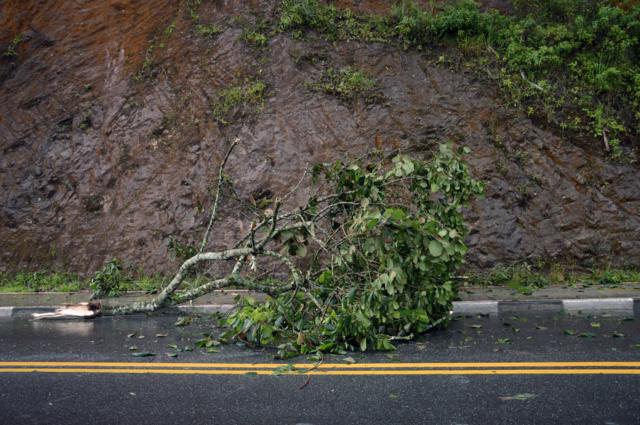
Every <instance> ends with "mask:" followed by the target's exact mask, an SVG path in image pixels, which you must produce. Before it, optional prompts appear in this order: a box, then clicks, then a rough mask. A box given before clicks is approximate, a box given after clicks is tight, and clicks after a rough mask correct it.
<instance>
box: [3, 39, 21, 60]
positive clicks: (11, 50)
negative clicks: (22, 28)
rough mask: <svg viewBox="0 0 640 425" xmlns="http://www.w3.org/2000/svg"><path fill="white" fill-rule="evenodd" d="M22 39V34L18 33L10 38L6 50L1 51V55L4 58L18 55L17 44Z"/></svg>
mask: <svg viewBox="0 0 640 425" xmlns="http://www.w3.org/2000/svg"><path fill="white" fill-rule="evenodd" d="M23 40H24V36H23V35H22V34H18V35H16V36H15V37H13V38H12V39H11V42H10V43H9V45H8V46H7V50H5V51H4V52H3V53H2V56H3V57H5V58H13V57H16V56H18V51H17V49H18V45H19V44H20V43H22V41H23Z"/></svg>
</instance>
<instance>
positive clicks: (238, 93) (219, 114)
mask: <svg viewBox="0 0 640 425" xmlns="http://www.w3.org/2000/svg"><path fill="white" fill-rule="evenodd" d="M266 89H267V85H266V84H265V83H264V82H263V81H260V80H255V81H246V82H245V83H244V84H242V85H238V86H232V87H229V88H227V89H224V90H222V91H221V92H220V95H219V96H218V101H217V102H216V103H215V104H214V106H213V116H214V117H215V118H216V119H217V120H218V121H220V123H222V124H229V121H230V114H231V112H232V110H234V109H235V108H238V107H240V106H243V105H260V104H261V103H262V102H263V100H264V95H265V91H266Z"/></svg>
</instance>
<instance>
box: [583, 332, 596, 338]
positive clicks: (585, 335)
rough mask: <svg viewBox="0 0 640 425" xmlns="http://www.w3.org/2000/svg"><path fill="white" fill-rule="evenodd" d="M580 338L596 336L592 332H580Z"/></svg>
mask: <svg viewBox="0 0 640 425" xmlns="http://www.w3.org/2000/svg"><path fill="white" fill-rule="evenodd" d="M578 336H579V337H580V338H595V337H596V336H597V335H596V334H594V333H593V332H582V333H581V334H580V335H578Z"/></svg>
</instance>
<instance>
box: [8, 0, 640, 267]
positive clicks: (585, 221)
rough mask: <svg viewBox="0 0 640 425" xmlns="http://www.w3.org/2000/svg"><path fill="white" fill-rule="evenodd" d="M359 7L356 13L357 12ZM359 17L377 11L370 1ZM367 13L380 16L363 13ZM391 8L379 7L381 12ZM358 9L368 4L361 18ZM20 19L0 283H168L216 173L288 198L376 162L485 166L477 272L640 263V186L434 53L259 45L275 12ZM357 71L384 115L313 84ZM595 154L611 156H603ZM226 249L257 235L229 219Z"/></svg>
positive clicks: (12, 23)
mask: <svg viewBox="0 0 640 425" xmlns="http://www.w3.org/2000/svg"><path fill="white" fill-rule="evenodd" d="M343 3H345V2H343ZM359 3H362V2H359ZM365 3H366V2H365ZM369 3H371V5H372V6H371V7H372V8H373V9H374V10H375V9H376V8H382V6H381V5H380V2H369ZM360 7H364V6H362V4H360ZM189 9H190V6H189V3H182V2H177V1H168V0H148V1H144V2H139V1H133V0H104V1H99V2H97V1H86V0H83V1H74V2H69V1H59V0H42V1H35V0H31V1H17V0H14V1H11V0H9V1H5V2H2V4H1V5H0V48H2V50H3V51H5V50H6V49H7V48H8V47H9V46H10V45H11V43H12V41H13V40H14V39H15V37H16V35H18V34H20V35H22V40H21V41H20V42H19V43H17V44H16V49H15V50H16V55H5V56H3V57H2V58H0V270H13V269H18V268H30V269H37V268H65V269H67V270H73V271H78V272H91V271H93V270H95V269H97V268H98V267H100V266H101V265H102V264H103V262H104V261H106V260H108V259H109V258H111V257H113V256H117V257H119V258H121V259H123V260H124V261H125V262H126V263H129V264H135V265H138V266H139V267H142V268H143V269H145V270H146V271H168V270H171V269H172V268H173V266H174V263H173V262H171V261H167V258H168V257H169V256H168V251H167V243H168V241H169V239H170V238H171V237H175V238H177V239H179V240H181V241H183V242H189V241H191V242H194V241H195V240H196V239H197V235H199V233H200V232H201V231H202V229H203V226H204V223H205V222H206V212H205V209H206V206H207V205H208V204H209V202H210V189H211V187H212V184H213V182H214V180H215V175H216V173H217V164H218V163H219V161H220V159H221V156H222V155H223V154H224V152H225V151H226V149H227V147H228V145H229V141H230V140H231V139H233V138H235V137H236V136H237V137H240V139H241V140H242V144H241V146H240V147H239V148H238V149H236V150H235V151H234V153H233V155H232V157H231V158H230V162H229V169H228V173H229V174H230V176H231V177H232V178H233V179H234V181H235V182H236V184H237V188H238V191H239V194H240V196H241V197H244V198H246V199H257V198H260V197H264V196H266V195H265V194H278V193H284V192H286V191H287V189H288V188H289V187H290V186H291V185H292V184H293V183H294V182H295V181H296V180H297V178H298V176H299V175H300V173H301V172H302V170H303V169H304V168H305V166H306V164H307V163H313V162H317V161H331V160H334V159H338V158H345V157H349V156H355V155H358V154H361V153H363V152H366V151H368V150H372V149H375V148H380V147H382V148H401V149H406V150H410V151H412V152H415V154H417V155H420V154H423V153H424V152H427V151H429V150H430V149H432V147H433V146H434V145H435V144H436V143H438V142H439V141H444V140H448V139H449V140H453V141H454V142H455V143H458V144H464V145H467V146H469V147H470V148H471V149H472V154H471V156H470V157H469V158H468V160H469V162H470V164H471V166H472V169H473V172H474V174H475V176H476V177H478V178H481V179H483V180H485V182H486V196H485V198H484V199H480V200H478V201H477V202H475V203H474V204H473V206H472V208H470V210H469V211H468V212H467V217H468V219H469V221H470V223H471V225H472V233H471V235H470V236H469V244H470V251H469V256H468V261H469V263H470V264H471V265H474V266H489V265H493V264H495V263H497V262H513V261H523V260H531V259H536V258H540V259H543V260H554V261H562V262H569V263H573V264H578V265H582V266H590V265H592V264H593V263H594V262H597V263H600V264H607V263H612V264H618V265H622V264H633V265H636V266H637V265H640V232H639V231H638V229H640V184H639V183H638V168H637V166H634V165H625V164H619V163H614V162H611V161H608V160H606V159H603V157H602V155H600V154H598V153H597V152H592V151H587V150H584V149H583V148H582V147H580V146H583V144H580V143H574V141H572V140H563V139H561V138H560V137H559V135H556V134H553V133H551V132H549V131H547V130H544V129H542V128H541V127H539V126H537V125H536V124H534V123H532V122H531V121H530V120H528V119H526V118H525V117H524V116H523V115H522V114H520V113H518V112H517V111H513V110H509V109H507V108H505V107H503V106H502V105H501V101H500V98H499V96H498V95H497V94H496V93H495V92H494V91H493V89H492V88H491V87H488V86H487V85H486V84H484V83H483V82H482V81H479V80H477V79H475V78H474V77H473V76H471V75H465V74H463V73H459V72H454V71H453V70H451V69H449V68H448V67H446V66H442V65H439V64H438V63H437V59H438V57H437V55H435V54H434V53H430V52H424V51H423V52H418V51H412V50H406V51H405V50H403V49H401V48H398V47H395V46H390V45H384V44H375V43H373V44H372V43H369V44H363V43H357V42H340V43H330V42H327V41H324V40H322V39H321V38H320V37H316V36H313V35H310V36H308V37H306V38H305V39H304V40H296V39H293V38H292V37H291V36H289V35H287V34H282V33H281V34H276V35H274V36H272V37H270V38H269V39H268V41H267V44H266V46H264V47H259V46H257V47H256V46H253V45H251V44H250V43H248V42H246V41H244V40H243V37H242V33H243V28H246V27H248V26H251V25H253V24H254V23H255V20H256V17H255V15H256V14H257V15H259V17H261V18H269V17H273V16H274V14H275V13H276V12H275V11H276V7H275V5H274V4H272V3H271V2H258V1H255V2H251V1H244V2H236V1H213V2H204V3H203V4H202V6H201V7H200V8H199V9H198V11H197V13H198V16H197V21H198V22H200V23H207V24H211V23H215V24H216V25H217V26H218V27H219V28H220V29H221V30H222V31H221V32H220V33H219V34H214V35H212V36H207V35H202V34H201V33H199V32H198V31H196V30H195V29H194V26H195V22H194V21H195V20H196V19H195V18H194V17H193V16H192V15H193V14H192V13H190V10H189ZM344 66H352V67H355V68H358V69H360V70H362V71H364V72H366V73H367V74H369V75H370V76H372V77H373V78H375V80H376V81H377V82H378V84H379V87H380V93H381V95H382V96H381V99H382V100H380V101H377V102H374V103H371V104H367V103H366V102H364V101H362V100H358V101H356V102H354V103H348V102H344V101H342V100H340V99H337V98H335V97H332V96H329V95H326V94H322V93H313V92H311V91H309V90H308V89H307V88H306V86H305V83H306V82H307V81H311V80H313V79H314V78H317V77H318V75H320V74H321V73H322V72H323V71H324V70H326V69H328V68H341V67H344ZM252 81H261V82H264V83H265V84H266V89H265V92H264V99H263V101H262V102H258V103H255V104H248V105H240V106H237V107H233V108H231V109H230V111H229V112H228V113H227V115H226V117H227V119H225V121H227V124H224V123H222V122H221V121H220V120H219V119H216V118H215V117H214V114H213V113H212V111H213V110H214V109H215V103H216V102H217V101H218V99H219V95H220V93H221V91H222V90H224V89H226V88H228V87H232V86H241V85H243V84H247V82H252ZM594 151H595V150H594ZM223 215H224V226H223V227H224V230H223V231H222V232H219V233H218V234H217V235H216V237H215V238H214V240H213V245H222V244H224V242H225V241H229V240H231V239H232V238H233V237H234V236H235V235H236V234H238V233H239V232H240V231H241V230H242V229H243V228H246V226H247V225H248V224H247V223H246V221H243V220H242V217H240V216H238V214H237V213H235V211H234V209H233V208H226V209H223Z"/></svg>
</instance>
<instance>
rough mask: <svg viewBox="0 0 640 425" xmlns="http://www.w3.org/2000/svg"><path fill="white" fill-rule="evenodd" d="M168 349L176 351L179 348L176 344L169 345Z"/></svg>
mask: <svg viewBox="0 0 640 425" xmlns="http://www.w3.org/2000/svg"><path fill="white" fill-rule="evenodd" d="M167 348H172V349H174V350H177V349H178V346H177V345H176V344H169V345H167Z"/></svg>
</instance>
